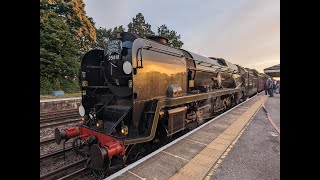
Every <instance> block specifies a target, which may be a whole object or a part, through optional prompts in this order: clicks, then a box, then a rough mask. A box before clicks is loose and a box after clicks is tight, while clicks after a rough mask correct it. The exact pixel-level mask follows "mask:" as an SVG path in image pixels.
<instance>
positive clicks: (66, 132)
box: [54, 127, 80, 144]
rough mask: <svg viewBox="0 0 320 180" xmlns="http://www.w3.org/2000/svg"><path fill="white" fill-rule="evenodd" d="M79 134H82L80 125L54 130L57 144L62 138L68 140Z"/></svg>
mask: <svg viewBox="0 0 320 180" xmlns="http://www.w3.org/2000/svg"><path fill="white" fill-rule="evenodd" d="M79 135H80V129H79V127H69V128H66V129H61V130H59V129H58V128H56V129H55V130H54V138H55V141H56V143H57V144H60V143H61V140H62V139H65V140H68V139H70V138H73V137H76V136H79Z"/></svg>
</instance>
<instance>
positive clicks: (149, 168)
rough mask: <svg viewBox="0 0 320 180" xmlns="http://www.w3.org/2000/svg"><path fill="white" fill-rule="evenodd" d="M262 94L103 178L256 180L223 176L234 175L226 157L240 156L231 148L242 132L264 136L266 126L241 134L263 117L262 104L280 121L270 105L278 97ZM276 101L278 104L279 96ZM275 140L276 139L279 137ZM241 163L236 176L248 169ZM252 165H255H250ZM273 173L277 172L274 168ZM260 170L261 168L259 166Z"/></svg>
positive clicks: (256, 161) (262, 161) (260, 160)
mask: <svg viewBox="0 0 320 180" xmlns="http://www.w3.org/2000/svg"><path fill="white" fill-rule="evenodd" d="M262 94H263V93H261V95H260V97H259V96H255V97H253V98H251V99H250V100H247V101H246V102H244V103H242V104H241V105H238V106H236V107H235V108H233V109H231V110H229V111H228V112H226V113H223V114H222V115H220V116H218V117H216V118H214V119H213V120H210V121H209V122H207V123H206V124H204V125H202V126H200V127H199V128H198V129H195V130H193V131H191V132H189V133H187V134H186V135H184V136H182V137H180V138H179V139H177V140H175V141H173V142H172V143H170V144H168V145H166V146H164V147H162V148H160V149H159V150H157V151H155V152H153V153H151V154H150V155H148V156H146V157H144V158H142V159H140V160H139V161H137V162H135V163H133V164H131V165H129V166H128V167H126V168H124V169H122V170H120V171H118V172H117V173H115V174H113V175H111V176H109V177H107V178H106V179H117V180H118V179H138V180H139V179H140V180H141V179H157V180H159V179H174V180H175V179H184V180H187V179H220V177H222V178H224V179H260V178H256V177H257V176H253V177H254V178H248V177H250V174H247V176H243V177H244V178H237V177H233V176H227V175H226V174H229V173H231V174H232V173H234V172H233V171H234V170H233V169H232V168H233V167H232V163H233V161H231V160H228V161H227V158H228V157H227V154H228V153H229V152H230V157H231V158H232V156H235V157H237V156H240V155H239V153H242V152H241V151H239V152H237V149H236V148H233V147H236V146H237V145H236V142H237V141H238V140H239V138H240V136H241V135H242V133H243V132H245V133H244V135H245V134H248V133H249V135H250V138H252V139H255V138H256V137H255V136H259V135H264V134H263V133H265V131H266V129H267V128H266V127H260V129H255V127H250V128H248V129H249V130H250V129H255V133H251V132H246V131H244V130H245V129H246V127H248V125H249V124H250V122H251V121H252V120H253V121H254V122H255V121H261V116H263V115H264V116H266V112H265V111H263V110H262V108H261V107H262V103H264V102H265V101H266V100H267V104H266V105H265V107H266V108H271V109H272V110H270V112H271V116H272V117H273V116H274V117H275V118H278V120H279V121H280V116H277V115H274V113H275V114H276V113H279V111H280V108H274V105H273V104H272V103H275V104H276V103H277V102H274V101H277V98H278V97H277V96H278V95H275V97H269V98H268V96H265V95H262ZM272 98H273V99H272ZM278 99H279V104H280V97H279V98H278ZM257 113H258V114H257ZM256 114H257V115H256ZM256 118H257V120H256ZM268 123H269V122H266V123H265V124H263V126H270V127H268V128H271V129H270V130H268V133H269V131H272V126H271V125H270V123H269V124H268ZM276 124H277V123H276ZM252 125H253V126H254V123H252ZM275 134H276V133H275V132H273V134H270V133H269V135H270V136H276V135H275ZM269 135H268V136H269ZM244 137H246V136H244ZM278 137H279V139H280V136H278ZM258 139H259V140H260V141H263V140H264V139H263V138H258ZM242 141H244V140H242V139H240V140H239V144H240V146H241V147H242V148H244V149H242V151H246V152H250V150H251V149H246V148H248V147H250V146H246V145H241V144H243V143H250V140H247V141H245V142H242ZM260 141H259V143H262V144H263V143H264V144H265V146H266V147H268V148H270V147H269V145H270V143H272V142H269V141H265V142H260ZM254 142H255V141H254ZM278 146H279V145H278ZM266 147H263V146H262V147H261V148H260V149H258V150H259V151H265V149H264V148H266ZM272 147H273V146H272ZM279 148H280V147H278V149H279ZM231 150H232V151H231ZM259 151H257V152H256V153H258V154H259V153H260V152H259ZM266 153H267V152H266ZM228 156H229V155H228ZM247 156H250V153H247ZM279 156H280V152H279ZM246 158H250V157H246ZM252 158H253V159H252ZM275 158H277V157H275ZM223 159H225V160H226V162H227V163H226V165H225V166H223V165H221V163H222V162H223ZM279 159H280V158H279V157H278V161H275V163H277V162H279V161H280V160H279ZM243 161H246V159H243V160H241V161H240V162H238V168H237V171H238V172H239V173H241V172H242V168H249V167H250V166H249V167H244V166H245V165H246V163H243ZM251 161H254V162H255V163H256V164H259V163H261V164H265V163H268V162H265V159H264V158H263V157H262V158H260V159H256V160H255V159H254V157H251ZM230 163H231V164H230ZM222 164H223V163H222ZM219 165H221V166H220V168H221V169H222V170H219ZM252 165H255V164H254V163H253V164H252ZM230 168H231V169H230ZM275 170H277V168H276V169H275ZM260 171H264V168H263V167H261V166H260ZM215 172H216V173H215ZM275 173H277V172H275ZM279 174H280V173H279ZM258 176H259V174H258ZM266 177H267V176H266ZM262 179H270V178H262ZM271 179H272V178H271Z"/></svg>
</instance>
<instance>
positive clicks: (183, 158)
mask: <svg viewBox="0 0 320 180" xmlns="http://www.w3.org/2000/svg"><path fill="white" fill-rule="evenodd" d="M161 152H162V153H165V154H168V155H170V156H173V157H175V158H179V159H182V160H184V161H189V160H188V159H185V158H183V157H180V156H177V155H174V154H171V153H169V152H167V151H161Z"/></svg>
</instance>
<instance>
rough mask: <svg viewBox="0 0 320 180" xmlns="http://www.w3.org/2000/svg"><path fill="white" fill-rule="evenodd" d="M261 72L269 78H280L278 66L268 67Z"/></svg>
mask: <svg viewBox="0 0 320 180" xmlns="http://www.w3.org/2000/svg"><path fill="white" fill-rule="evenodd" d="M263 71H264V73H265V74H267V75H269V76H271V77H280V64H278V65H274V66H271V67H268V68H266V69H264V70H263Z"/></svg>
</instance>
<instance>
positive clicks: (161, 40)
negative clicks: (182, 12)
mask: <svg viewBox="0 0 320 180" xmlns="http://www.w3.org/2000/svg"><path fill="white" fill-rule="evenodd" d="M147 38H148V39H151V40H153V41H157V42H158V43H160V44H163V45H167V44H168V42H169V39H168V38H166V37H163V36H149V37H147Z"/></svg>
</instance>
